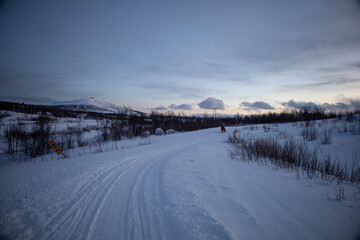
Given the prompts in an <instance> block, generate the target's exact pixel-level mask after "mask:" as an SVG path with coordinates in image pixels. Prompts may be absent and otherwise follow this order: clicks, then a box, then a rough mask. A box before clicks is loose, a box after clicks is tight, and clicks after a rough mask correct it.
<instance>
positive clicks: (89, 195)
mask: <svg viewBox="0 0 360 240" xmlns="http://www.w3.org/2000/svg"><path fill="white" fill-rule="evenodd" d="M142 161H146V158H145V157H142V158H139V157H136V158H131V159H129V160H126V161H122V162H121V163H119V164H118V165H115V166H114V165H110V166H108V169H107V170H106V171H104V172H102V173H101V174H100V175H99V176H98V177H97V178H96V179H95V180H93V181H86V182H85V184H83V185H82V186H81V187H79V188H78V189H77V190H76V191H75V192H74V193H73V194H72V196H74V198H73V199H71V203H68V204H67V205H68V206H71V207H70V208H68V209H64V210H62V211H61V212H60V213H58V214H57V216H55V217H54V218H53V220H52V221H51V222H50V223H49V224H48V226H49V227H50V228H51V230H50V231H47V232H45V233H43V236H42V237H41V236H39V234H38V235H37V236H35V237H34V239H60V238H61V239H69V238H70V237H71V236H72V235H73V234H74V232H75V230H78V231H77V234H78V235H79V234H81V233H83V232H90V233H91V232H92V231H81V230H80V229H79V228H80V227H81V225H82V228H84V225H85V228H86V226H87V224H88V222H87V221H86V220H88V219H89V218H87V219H86V218H84V217H85V215H86V214H87V213H88V214H89V213H91V212H92V211H91V210H93V211H94V209H96V206H98V205H99V204H100V205H101V202H104V201H105V200H106V199H104V198H102V196H104V195H105V196H108V192H110V191H111V189H108V190H106V186H107V185H109V184H112V183H113V182H114V181H116V180H118V179H119V177H117V178H116V176H118V175H119V174H120V175H121V176H122V174H124V173H125V172H126V171H128V170H129V169H130V168H132V167H135V166H136V165H138V164H140V163H141V162H142ZM124 165H125V166H124ZM114 177H115V179H113V178H114ZM112 179H113V181H111V180H112ZM93 184H96V185H95V186H93ZM106 191H107V192H106ZM99 198H100V200H99ZM99 201H100V203H99ZM91 207H93V209H91ZM99 211H100V210H98V211H95V213H96V214H98V212H99ZM59 218H60V219H59ZM90 219H91V218H90ZM96 219H97V218H95V219H94V221H95V220H96ZM84 221H85V222H86V223H85V224H84V223H83V222H84ZM93 225H94V223H93V222H92V223H91V224H90V226H93ZM78 237H81V236H78Z"/></svg>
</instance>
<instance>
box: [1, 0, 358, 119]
mask: <svg viewBox="0 0 360 240" xmlns="http://www.w3.org/2000/svg"><path fill="white" fill-rule="evenodd" d="M0 53H1V54H0V100H6V101H16V102H25V103H36V104H49V103H53V102H61V101H69V100H75V99H81V98H87V97H96V98H98V99H101V100H103V101H106V102H110V103H114V104H117V105H120V106H123V105H125V106H130V107H132V108H135V109H137V110H143V111H147V110H149V109H154V108H157V109H159V110H160V109H162V110H169V109H173V110H175V111H180V110H181V111H184V112H191V113H196V112H197V113H202V112H204V111H208V112H211V109H212V108H217V109H219V111H221V112H223V113H235V112H240V113H246V112H262V111H269V110H277V109H281V108H287V107H293V108H297V107H299V106H304V105H305V106H313V105H316V106H321V107H324V108H325V107H326V108H332V109H344V108H351V107H360V98H359V97H360V96H359V93H360V1H359V0H302V1H298V0H272V1H269V0H251V1H250V0H248V1H242V0H217V1H215V0H183V1H175V0H174V1H172V0H163V1H160V0H159V1H137V0H128V1H127V0H123V1H118V0H106V1H100V0H77V1H73V0H62V1H54V0H32V1H25V0H3V1H0ZM219 106H220V108H218V107H219Z"/></svg>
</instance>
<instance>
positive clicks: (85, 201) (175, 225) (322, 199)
mask: <svg viewBox="0 0 360 240" xmlns="http://www.w3.org/2000/svg"><path fill="white" fill-rule="evenodd" d="M226 136H227V134H221V133H219V129H208V130H203V131H197V132H190V133H182V134H174V135H169V136H163V137H153V138H152V140H151V141H152V143H151V144H150V145H144V146H137V147H132V148H125V149H121V150H117V151H112V152H105V153H99V154H95V155H91V156H82V157H78V158H72V159H65V160H51V161H45V162H36V163H26V164H21V165H17V166H12V167H10V168H2V169H0V174H1V175H0V182H1V185H2V186H3V187H2V188H1V190H0V191H1V192H0V193H1V196H0V204H1V207H0V210H1V211H0V216H1V220H0V227H1V235H2V236H3V237H8V238H10V239H17V238H19V239H352V238H355V237H356V234H357V233H359V231H358V227H359V226H360V225H359V223H360V221H359V219H360V204H359V202H360V201H359V199H360V194H359V191H358V189H356V187H354V186H348V189H347V193H348V196H347V198H346V200H342V201H335V200H331V199H330V200H329V199H328V196H327V195H331V194H332V193H331V191H332V189H333V188H332V186H331V184H328V183H325V182H323V181H321V180H314V179H313V180H310V179H306V178H300V179H298V178H296V175H295V174H294V173H291V172H286V171H283V170H280V171H274V170H273V168H272V167H270V166H257V165H254V164H246V163H239V162H236V161H234V160H232V159H230V158H229V157H228V155H227V151H226V144H225V143H223V141H224V139H225V138H226ZM356 191H357V192H356ZM326 194H327V195H326ZM1 235H0V236H1Z"/></svg>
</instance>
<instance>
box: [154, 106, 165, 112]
mask: <svg viewBox="0 0 360 240" xmlns="http://www.w3.org/2000/svg"><path fill="white" fill-rule="evenodd" d="M155 110H158V111H165V110H167V108H166V107H164V106H159V107H156V108H155Z"/></svg>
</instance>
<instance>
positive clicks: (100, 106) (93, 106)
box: [51, 97, 127, 113]
mask: <svg viewBox="0 0 360 240" xmlns="http://www.w3.org/2000/svg"><path fill="white" fill-rule="evenodd" d="M51 106H58V107H62V108H66V109H72V110H86V111H95V112H104V113H119V112H126V111H127V110H126V109H125V108H124V107H120V106H117V105H115V104H112V103H107V102H104V101H102V100H99V99H96V98H94V97H90V98H86V99H78V100H72V101H65V102H58V103H54V104H52V105H51Z"/></svg>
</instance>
